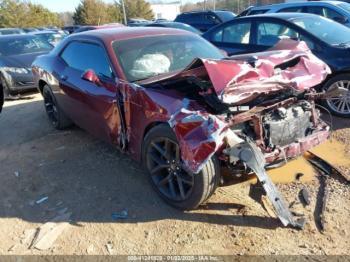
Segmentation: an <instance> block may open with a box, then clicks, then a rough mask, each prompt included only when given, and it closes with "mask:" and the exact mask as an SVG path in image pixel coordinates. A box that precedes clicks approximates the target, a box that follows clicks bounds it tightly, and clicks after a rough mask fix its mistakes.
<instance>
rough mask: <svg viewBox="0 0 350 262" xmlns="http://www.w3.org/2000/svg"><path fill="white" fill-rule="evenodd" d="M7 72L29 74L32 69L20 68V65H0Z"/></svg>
mask: <svg viewBox="0 0 350 262" xmlns="http://www.w3.org/2000/svg"><path fill="white" fill-rule="evenodd" d="M2 70H4V71H5V72H7V73H16V74H29V73H30V72H31V71H32V69H31V68H20V67H2Z"/></svg>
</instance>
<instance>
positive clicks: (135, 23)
mask: <svg viewBox="0 0 350 262" xmlns="http://www.w3.org/2000/svg"><path fill="white" fill-rule="evenodd" d="M150 23H152V21H149V20H146V19H143V18H130V19H128V26H132V27H139V26H145V25H148V24H150Z"/></svg>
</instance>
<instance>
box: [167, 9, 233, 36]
mask: <svg viewBox="0 0 350 262" xmlns="http://www.w3.org/2000/svg"><path fill="white" fill-rule="evenodd" d="M235 17H236V15H235V14H234V13H233V12H230V11H192V12H184V13H181V14H179V15H178V16H177V17H176V18H175V20H174V22H180V23H185V24H188V25H190V26H193V27H194V28H196V29H198V30H200V31H201V32H205V31H207V30H209V29H210V28H212V27H213V26H216V25H218V24H221V23H224V22H227V21H230V20H232V19H233V18H235Z"/></svg>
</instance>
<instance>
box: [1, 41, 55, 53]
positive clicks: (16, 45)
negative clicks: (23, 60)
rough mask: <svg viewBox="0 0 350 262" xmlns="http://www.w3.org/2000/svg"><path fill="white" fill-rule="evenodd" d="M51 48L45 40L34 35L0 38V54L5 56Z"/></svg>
mask: <svg viewBox="0 0 350 262" xmlns="http://www.w3.org/2000/svg"><path fill="white" fill-rule="evenodd" d="M52 48H53V46H52V45H50V44H49V43H48V42H47V41H45V40H42V39H40V38H39V37H36V36H32V37H18V38H14V37H6V38H0V54H1V55H6V56H10V55H20V54H28V53H36V52H44V51H50V50H51V49H52Z"/></svg>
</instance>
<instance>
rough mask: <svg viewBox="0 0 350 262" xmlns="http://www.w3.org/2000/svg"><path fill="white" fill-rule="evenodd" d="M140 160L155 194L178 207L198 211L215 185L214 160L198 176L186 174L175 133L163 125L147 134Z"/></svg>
mask: <svg viewBox="0 0 350 262" xmlns="http://www.w3.org/2000/svg"><path fill="white" fill-rule="evenodd" d="M142 157H143V164H144V166H145V168H146V169H147V171H148V173H149V175H150V180H151V182H152V185H153V186H154V188H155V189H156V191H157V192H158V193H159V194H160V196H161V197H162V198H163V199H164V200H165V201H166V202H167V203H169V204H170V205H172V206H175V207H177V208H180V209H186V210H189V209H195V208H197V207H198V206H199V205H200V204H202V203H203V202H204V201H206V200H207V199H208V198H209V197H210V196H211V195H212V194H213V192H214V191H215V189H216V188H217V186H218V182H219V177H220V168H219V163H218V160H217V158H216V157H215V156H214V157H212V158H211V159H210V160H209V161H207V163H206V164H205V166H204V167H203V169H202V171H201V172H200V173H198V174H193V173H190V172H187V171H185V170H184V169H183V168H182V165H181V162H182V161H181V156H180V148H179V144H178V142H177V139H176V136H175V133H174V132H173V130H172V129H171V128H170V127H169V126H168V125H166V124H162V125H159V126H156V127H155V128H153V129H152V130H151V131H150V132H149V133H148V134H147V135H146V137H145V139H144V143H143V149H142Z"/></svg>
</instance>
